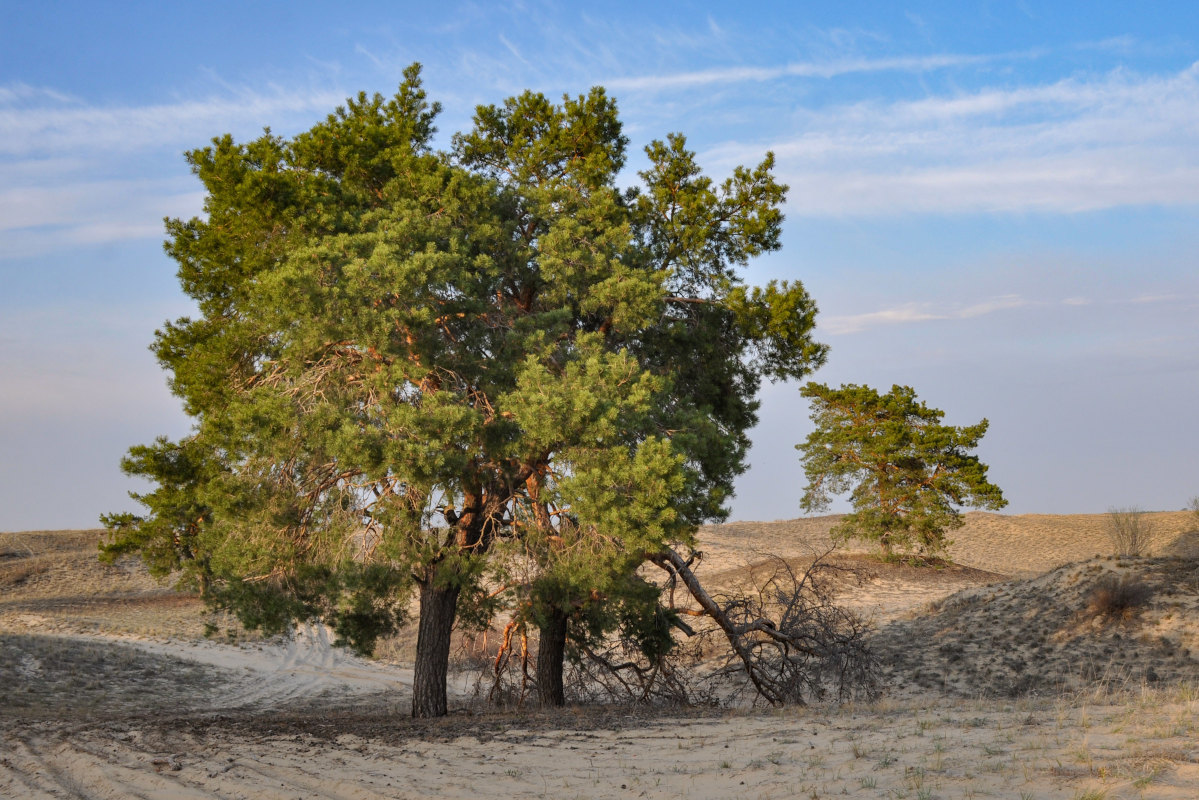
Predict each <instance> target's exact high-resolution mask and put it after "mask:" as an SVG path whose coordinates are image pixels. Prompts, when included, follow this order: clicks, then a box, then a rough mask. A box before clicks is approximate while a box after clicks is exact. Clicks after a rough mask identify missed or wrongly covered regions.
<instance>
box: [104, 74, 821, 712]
mask: <svg viewBox="0 0 1199 800" xmlns="http://www.w3.org/2000/svg"><path fill="white" fill-rule="evenodd" d="M438 111H439V107H438V105H437V104H436V103H431V102H429V101H428V99H427V98H426V96H425V92H424V90H423V88H422V86H421V82H420V71H419V67H417V66H415V65H414V66H413V67H410V68H409V69H408V70H407V71H406V72H405V78H404V82H403V83H402V84H401V85H400V87H399V90H398V92H397V93H396V95H395V97H394V98H392V99H390V100H385V99H384V98H382V97H381V96H378V95H376V96H374V97H367V96H366V95H359V96H358V97H357V98H355V99H351V100H349V101H347V104H346V106H345V107H343V108H339V109H337V110H336V111H335V112H334V113H333V114H331V115H330V116H329V117H328V118H327V119H326V120H325V121H324V122H322V123H320V124H318V125H316V126H314V127H313V128H312V129H311V130H309V131H306V132H304V133H301V134H299V135H297V136H295V137H293V138H290V139H287V138H280V137H277V136H274V135H272V134H271V133H270V132H269V130H268V131H267V132H266V133H265V134H264V135H263V136H262V137H260V138H258V139H256V140H254V141H252V142H249V143H245V144H238V143H236V142H234V141H233V140H232V139H231V138H230V137H228V136H225V137H221V138H218V139H215V140H213V143H212V144H211V145H210V146H208V147H205V148H201V149H198V150H195V151H192V152H191V153H189V154H188V155H187V158H188V160H189V162H190V163H191V165H192V167H193V171H194V172H195V173H196V175H197V176H198V177H199V179H200V181H201V182H202V183H203V185H204V188H205V191H206V192H207V196H206V200H205V214H204V216H203V217H197V218H194V219H191V220H186V221H183V220H168V221H167V233H168V240H167V243H166V251H167V253H168V255H169V256H170V257H171V258H172V259H174V260H175V262H176V263H177V264H178V265H179V279H180V282H181V285H182V286H183V288H184V290H185V292H186V293H187V294H188V295H189V296H190V297H192V298H193V299H194V300H195V301H196V303H197V306H198V308H199V315H198V316H197V317H195V318H183V319H179V320H176V321H174V322H170V323H167V324H166V325H165V326H164V327H163V329H162V330H160V331H158V332H157V334H156V337H155V343H154V345H153V350H154V352H155V353H156V354H157V356H158V358H159V360H160V362H161V363H162V365H163V367H164V368H165V369H166V370H168V371H169V372H170V374H171V388H172V390H173V391H174V392H175V394H176V395H178V396H179V397H180V398H181V399H182V401H183V403H184V407H185V409H186V410H187V412H188V414H190V415H191V417H192V419H193V421H194V430H193V432H192V434H191V435H190V436H189V437H187V438H186V439H185V440H183V441H181V442H170V441H167V440H165V439H160V440H159V441H158V442H157V443H156V444H155V445H152V446H150V447H135V448H133V449H132V450H131V451H130V457H129V458H127V459H126V461H125V462H124V467H125V470H126V472H128V473H129V474H131V475H137V476H141V477H145V478H148V479H150V480H151V481H152V482H154V483H155V484H156V487H157V488H155V489H154V490H153V491H151V492H148V493H146V494H141V495H135V498H136V499H138V500H139V501H140V502H141V503H142V504H143V505H144V506H145V508H146V513H145V514H144V515H141V516H136V515H114V516H111V517H107V518H106V519H105V521H106V523H107V524H108V526H109V529H110V531H111V536H110V538H109V540H108V542H107V543H106V545H105V551H106V552H107V553H110V554H116V553H123V552H130V551H139V552H141V553H142V554H143V556H145V557H147V558H148V559H149V560H151V561H152V562H153V563H155V564H158V565H159V566H158V569H159V570H160V571H168V570H175V569H178V568H180V567H182V566H184V565H185V564H196V565H201V566H198V567H195V568H196V569H200V570H201V571H202V573H203V574H204V575H205V576H206V578H205V579H206V581H208V582H209V584H210V586H211V590H210V596H211V597H212V598H213V601H214V602H216V603H218V604H223V605H225V606H226V607H228V608H230V609H232V610H233V611H235V612H237V613H238V614H239V615H241V616H242V618H243V620H245V621H246V622H247V623H248V624H257V625H260V626H263V627H268V628H272V629H274V628H278V627H280V626H285V625H286V622H287V620H289V619H301V618H320V619H324V620H326V621H328V622H330V623H331V624H333V625H334V626H335V627H337V628H338V630H339V632H341V633H342V634H343V638H344V639H345V640H346V641H347V642H349V643H350V644H353V645H355V646H356V647H359V648H361V649H364V650H370V648H371V647H372V645H373V643H374V639H375V637H376V636H377V635H380V634H382V633H386V632H388V631H390V630H392V629H394V627H395V626H396V625H398V624H400V623H401V622H402V619H401V615H400V614H399V613H398V612H397V610H396V609H398V608H400V607H402V605H403V602H404V600H405V599H406V598H407V596H408V592H410V591H411V590H412V589H413V588H416V589H417V590H419V591H420V593H421V598H422V603H424V602H425V601H426V599H430V608H432V607H433V604H432V601H431V598H433V596H434V595H436V594H437V593H441V596H442V597H443V598H444V599H446V600H447V601H448V602H449V607H450V608H454V606H455V605H456V606H457V608H458V613H459V614H464V615H466V616H467V617H469V618H470V619H471V620H473V621H475V622H482V621H484V620H485V619H486V618H487V616H488V615H489V614H490V613H491V611H492V610H493V609H494V607H495V604H496V603H497V602H503V603H507V604H508V605H509V606H510V608H512V609H513V610H514V612H515V613H517V614H518V615H522V614H523V615H526V618H527V619H528V620H529V623H530V624H533V625H537V624H539V620H543V619H544V618H545V614H544V611H545V609H547V608H551V609H556V612H557V613H558V615H559V616H560V615H561V614H563V613H565V614H566V615H567V616H568V617H569V618H570V619H572V620H574V622H572V625H573V626H574V627H573V628H572V630H578V631H593V632H594V631H600V630H607V629H610V628H611V627H613V626H618V625H622V624H625V625H628V626H631V627H632V628H634V629H635V631H634V633H633V635H634V636H635V637H638V638H639V639H640V640H644V641H645V642H646V646H645V649H646V651H647V652H655V653H657V652H661V651H662V649H663V647H664V645H663V643H662V637H661V623H662V620H663V619H665V617H663V616H662V614H660V613H658V612H657V611H656V610H655V609H654V608H652V603H649V601H647V600H646V596H647V595H646V590H645V588H644V586H642V585H640V584H639V583H638V581H637V580H635V579H634V577H633V573H634V571H635V569H636V567H637V566H638V565H640V564H641V563H642V562H643V561H644V559H645V558H646V557H647V556H648V555H651V554H653V553H655V552H658V551H660V550H661V548H662V547H664V546H665V545H666V544H667V543H670V542H678V543H684V544H685V543H689V542H690V541H691V539H692V536H693V534H694V531H695V530H696V528H697V526H698V525H699V524H701V523H702V522H704V521H707V520H712V519H721V518H723V516H724V515H725V514H726V511H725V503H726V501H727V499H728V498H729V497H730V496H731V493H732V485H733V480H734V478H735V477H736V476H737V475H738V474H739V473H741V472H742V471H743V470H744V469H745V460H744V457H745V452H746V449H747V448H748V444H749V440H748V438H747V431H748V429H749V428H750V427H751V426H752V425H753V424H754V423H755V422H756V410H757V400H756V394H757V391H758V388H759V385H760V383H761V381H762V380H763V379H771V380H774V379H782V378H797V377H802V376H804V375H806V374H807V373H808V372H810V371H811V370H812V369H814V368H816V367H817V366H819V365H820V364H821V363H823V360H824V358H825V353H826V350H825V348H824V346H823V345H820V344H818V343H816V342H814V341H813V340H812V338H811V332H812V329H813V327H814V322H815V313H816V308H815V304H814V303H813V302H812V301H811V299H810V298H809V297H808V295H807V294H806V293H805V291H804V289H803V287H802V286H801V285H800V284H798V283H789V284H771V285H770V286H768V287H767V288H766V289H764V290H763V289H757V288H751V287H746V286H745V285H744V283H743V281H742V279H741V278H740V276H739V270H740V268H741V267H743V266H744V265H745V264H746V263H747V262H748V261H749V259H750V258H752V257H754V256H757V255H759V254H760V253H763V252H767V251H770V250H775V249H777V248H778V241H779V230H780V225H781V221H782V215H781V213H780V211H779V207H780V205H781V204H782V202H783V199H784V197H785V192H786V187H785V186H783V185H781V184H779V183H777V182H776V181H775V180H774V178H773V175H772V172H771V168H772V166H773V159H772V157H771V156H769V155H767V157H766V159H765V160H764V161H763V162H762V164H760V165H759V166H758V167H756V168H754V169H743V168H739V169H737V170H735V171H734V173H733V176H732V177H730V178H729V179H728V180H726V181H724V182H723V183H720V184H716V183H714V182H713V181H711V180H710V179H708V178H706V177H705V176H703V174H702V173H701V171H700V169H699V167H698V166H697V165H696V163H695V160H694V154H693V153H691V152H690V151H688V150H687V149H686V147H685V141H684V140H683V138H682V137H681V136H671V137H668V139H667V141H666V142H654V143H652V144H651V145H650V146H649V147H648V148H647V150H646V152H647V154H648V156H649V161H650V167H649V168H648V169H647V170H646V171H644V172H642V173H640V178H641V185H640V186H636V187H632V188H621V187H619V186H617V184H616V179H617V176H618V175H619V174H620V172H621V170H622V168H623V166H624V164H625V161H626V147H627V139H626V138H625V136H624V135H623V133H622V130H621V124H620V121H619V117H618V114H617V109H616V104H615V102H614V101H613V100H612V99H611V98H609V97H608V96H607V95H606V94H605V93H604V92H603V90H601V89H593V90H591V91H590V92H589V93H588V94H586V95H580V96H578V97H576V98H570V97H566V98H564V99H563V101H562V102H561V104H556V103H553V102H551V101H549V100H547V99H546V98H545V97H543V96H541V95H538V94H534V93H525V94H523V95H520V96H519V97H515V98H511V99H509V100H507V101H505V103H503V104H502V105H499V106H482V107H480V108H479V109H478V110H477V112H476V115H475V119H474V127H473V128H472V129H471V130H470V131H468V132H466V133H462V134H459V135H456V136H454V137H453V139H452V147H451V149H450V151H449V152H435V151H434V150H433V149H432V145H431V141H432V137H433V135H434V132H435V128H434V125H433V122H434V119H435V117H436V115H437V113H438ZM516 563H519V564H520V565H521V566H520V568H519V569H516V567H514V566H513V565H514V564H516ZM513 576H517V577H519V580H512V578H513ZM498 585H505V586H508V587H509V588H508V591H507V593H506V594H503V595H502V596H501V597H499V598H498V599H497V598H496V596H495V593H494V592H492V591H488V590H487V588H488V587H494V586H498ZM647 603H648V605H647ZM443 605H444V604H443ZM604 606H608V608H607V609H604V608H603V607H604ZM429 613H430V614H432V613H434V612H432V611H430V612H429ZM424 614H425V611H424V610H423V606H422V616H423V615H424ZM647 620H648V621H647ZM429 622H430V625H432V626H433V627H434V628H437V629H438V630H448V628H447V627H446V626H448V625H452V624H453V622H454V619H453V616H452V615H451V616H450V617H449V618H448V619H438V620H437V621H436V624H433V622H432V621H431V620H429ZM421 629H422V636H423V635H424V633H423V631H425V624H424V622H422V628H421ZM580 635H583V634H582V633H580ZM431 638H433V637H431ZM445 640H446V641H448V636H446V637H445ZM437 646H438V647H441V646H443V645H440V644H439V645H437ZM420 648H421V645H420V644H418V664H417V672H418V684H419V683H420V680H421V678H420V673H421V671H422V669H424V667H422V664H423V663H424V662H422V656H421V652H420ZM433 669H439V667H434V668H433ZM441 680H442V683H444V675H442V676H441ZM430 708H431V709H433V710H432V711H429V709H430ZM425 712H426V713H444V709H439V708H438V707H437V706H436V704H434V705H433V706H429V707H427V708H426V709H425ZM418 713H422V712H420V711H419V710H418Z"/></svg>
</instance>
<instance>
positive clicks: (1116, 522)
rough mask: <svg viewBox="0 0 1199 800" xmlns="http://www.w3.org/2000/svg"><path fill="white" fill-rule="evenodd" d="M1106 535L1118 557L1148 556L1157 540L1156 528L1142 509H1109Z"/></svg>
mask: <svg viewBox="0 0 1199 800" xmlns="http://www.w3.org/2000/svg"><path fill="white" fill-rule="evenodd" d="M1106 527H1107V535H1108V538H1110V539H1111V542H1112V546H1113V547H1115V548H1116V555H1118V556H1143V555H1148V553H1149V548H1150V547H1151V546H1152V545H1153V541H1154V539H1156V538H1157V526H1156V525H1155V524H1154V522H1153V520H1152V519H1151V518H1150V517H1149V516H1148V515H1147V514H1146V513H1145V511H1144V510H1143V509H1140V508H1137V507H1135V506H1133V507H1130V508H1109V509H1108V512H1107V523H1106Z"/></svg>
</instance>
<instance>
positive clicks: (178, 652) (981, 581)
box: [0, 514, 1199, 800]
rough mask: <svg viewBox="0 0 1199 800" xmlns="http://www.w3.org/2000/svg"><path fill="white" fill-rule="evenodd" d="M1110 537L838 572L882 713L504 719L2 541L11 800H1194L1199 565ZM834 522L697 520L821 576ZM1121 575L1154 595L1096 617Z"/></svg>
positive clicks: (965, 538)
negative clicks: (422, 704) (1126, 548)
mask: <svg viewBox="0 0 1199 800" xmlns="http://www.w3.org/2000/svg"><path fill="white" fill-rule="evenodd" d="M1155 517H1156V518H1157V521H1158V522H1159V523H1160V527H1161V530H1162V535H1161V537H1160V538H1159V540H1158V542H1157V545H1156V547H1155V551H1156V552H1158V553H1161V554H1165V555H1192V556H1193V555H1195V554H1193V553H1192V552H1191V551H1190V550H1188V548H1190V547H1192V546H1193V545H1194V540H1195V537H1194V536H1193V535H1192V534H1191V533H1190V532H1189V530H1188V529H1187V527H1186V526H1187V519H1186V517H1185V515H1182V514H1161V515H1155ZM1102 522H1103V520H1102V515H1093V516H1088V515H1077V516H1070V517H1050V516H1021V517H1003V516H1000V515H992V514H971V515H969V524H968V525H967V527H966V528H964V529H963V530H961V531H958V532H957V533H956V535H955V537H954V538H955V540H956V543H955V545H954V546H953V548H952V549H951V551H950V555H951V558H952V559H953V560H954V561H956V562H957V563H958V564H959V565H960V566H958V567H954V568H951V569H947V570H940V571H930V570H922V569H918V568H911V567H907V568H892V567H885V566H882V565H878V564H877V562H872V561H870V560H868V559H864V558H862V557H861V556H860V555H855V553H854V550H855V548H853V547H850V548H847V551H843V552H841V553H839V554H838V555H837V556H836V558H837V559H840V560H839V561H838V562H837V563H839V564H842V565H845V566H847V567H851V568H853V576H852V580H847V581H846V582H845V585H844V588H843V600H844V602H846V603H848V604H849V605H851V606H852V607H854V608H855V609H857V610H858V611H859V612H861V613H862V614H863V615H865V616H867V617H868V618H870V619H872V620H874V623H875V625H876V626H877V628H878V633H877V634H876V637H875V640H874V641H875V646H876V649H877V650H878V652H879V653H880V655H882V657H883V660H884V663H885V665H886V670H887V678H888V690H887V693H886V694H885V695H884V697H883V698H882V699H880V700H878V701H876V702H874V703H871V704H859V705H849V706H832V707H820V708H808V709H786V710H781V711H778V710H751V709H723V710H713V709H708V710H702V709H701V710H674V711H670V710H662V709H638V708H628V707H573V708H567V709H565V710H561V711H557V712H552V713H549V712H537V711H526V712H507V713H501V712H496V711H492V710H488V709H487V708H485V707H483V706H481V705H479V704H478V703H477V702H474V701H471V700H470V699H469V694H470V685H471V681H470V679H469V677H461V678H459V679H458V680H457V681H456V682H455V684H454V685H453V686H452V687H451V693H452V694H453V695H454V696H455V698H457V699H456V700H455V709H456V710H455V712H454V713H452V714H451V716H450V717H448V718H446V719H444V720H434V721H422V722H417V721H413V720H409V719H407V718H406V717H405V713H406V710H407V706H408V703H409V697H410V695H409V687H410V686H411V672H410V669H409V668H408V667H407V665H405V664H402V663H400V664H396V663H381V662H378V661H368V660H363V659H359V658H355V657H352V656H350V655H348V654H346V653H345V652H343V651H340V650H337V649H335V648H332V647H331V646H330V644H329V641H328V637H327V634H326V633H325V631H324V630H323V629H322V628H320V627H308V628H305V629H303V630H302V631H300V633H299V635H298V636H296V637H295V638H293V639H291V640H288V641H259V640H253V639H252V638H251V639H249V640H247V639H246V637H233V638H231V639H230V640H229V641H224V642H217V641H212V640H208V639H204V638H203V637H202V635H201V631H202V629H203V623H204V621H206V619H205V617H204V616H203V614H202V609H201V607H200V605H199V603H198V601H197V600H195V599H194V598H187V597H183V598H181V597H179V596H177V595H173V594H171V593H169V592H166V591H165V590H163V589H162V588H161V587H158V586H157V585H156V584H154V583H153V582H152V581H150V580H149V579H148V578H147V577H146V576H145V575H144V574H143V573H142V572H141V571H140V569H139V568H138V567H137V566H136V565H133V564H130V563H125V564H118V565H115V566H113V567H104V568H100V567H98V566H97V565H96V564H95V562H94V555H93V554H94V534H90V536H91V537H92V538H91V539H89V538H88V536H89V534H69V535H63V536H67V537H74V538H73V539H71V546H65V545H64V546H60V545H59V544H56V543H60V542H62V541H65V540H64V539H55V538H54V535H53V534H47V535H46V537H43V538H42V539H40V540H37V539H31V538H28V537H27V538H24V539H17V538H14V535H11V534H9V535H5V534H0V592H2V593H0V797H3V798H9V797H11V798H25V797H29V798H43V797H46V798H49V797H78V798H125V797H147V798H190V797H195V798H235V797H253V798H260V797H261V798H301V797H332V798H409V797H411V798H417V797H447V798H456V797H463V798H465V797H480V796H487V797H491V796H499V795H502V794H510V795H516V796H532V797H552V798H572V797H581V798H592V797H594V798H600V797H622V798H623V797H676V796H679V795H687V796H690V797H694V798H728V797H744V798H759V797H760V798H784V797H786V798H792V797H804V798H808V797H833V796H851V797H866V798H875V797H877V798H928V799H929V800H931V798H968V797H978V798H984V797H995V798H1020V799H1021V800H1023V799H1024V798H1030V799H1031V798H1038V799H1039V798H1076V799H1077V800H1082V798H1089V799H1090V800H1097V798H1108V799H1109V800H1114V798H1196V797H1199V660H1197V659H1196V654H1199V567H1197V566H1196V563H1195V562H1193V561H1186V560H1180V559H1177V558H1158V559H1147V560H1137V559H1131V560H1130V559H1112V558H1100V559H1094V558H1092V557H1093V556H1094V555H1096V554H1104V553H1107V552H1109V551H1110V549H1111V547H1110V544H1108V542H1107V540H1106V535H1105V534H1104V532H1103V528H1102ZM832 524H833V523H832V521H831V520H828V519H815V520H794V521H789V522H775V523H736V524H732V525H727V526H718V527H714V528H711V529H705V531H704V532H703V533H702V535H701V540H700V545H701V549H702V550H703V551H704V553H705V559H704V561H703V562H701V563H702V567H701V569H702V570H703V571H704V572H703V573H701V574H707V575H708V577H709V580H710V581H711V582H712V583H713V584H720V583H721V581H722V580H725V581H732V580H734V579H735V577H736V574H737V573H738V568H739V567H740V566H741V565H744V564H746V563H751V564H752V563H753V562H754V561H755V560H758V559H759V558H760V557H761V554H762V553H765V552H771V553H775V554H779V555H783V556H785V557H787V558H789V559H802V558H803V557H805V555H807V554H810V553H813V552H819V551H821V550H822V549H823V545H824V543H825V542H826V541H827V531H828V528H829V527H831V525H832ZM5 536H7V537H9V538H8V539H7V540H5V539H4V538H3V537H5ZM47 537H48V538H47ZM56 547H57V548H58V549H57V550H55V548H56ZM5 553H9V554H11V555H9V556H7V557H3V556H4V554H5ZM39 559H40V560H39ZM1082 559H1090V560H1087V561H1085V562H1083V563H1081V564H1073V565H1071V566H1062V565H1070V564H1072V562H1076V561H1080V560H1082ZM97 570H98V571H97ZM1109 574H1110V575H1113V576H1123V575H1131V576H1133V577H1135V578H1136V579H1137V580H1138V581H1141V582H1142V583H1144V584H1145V585H1146V586H1148V587H1149V589H1150V590H1151V597H1152V600H1151V601H1150V602H1149V603H1148V604H1147V605H1146V606H1145V607H1144V608H1138V609H1137V610H1136V613H1135V614H1134V615H1130V616H1129V617H1128V618H1126V619H1125V618H1121V619H1119V620H1115V619H1109V618H1106V617H1102V616H1097V615H1095V614H1093V613H1089V612H1088V607H1087V602H1088V597H1090V596H1091V594H1090V592H1091V590H1090V588H1088V587H1091V586H1092V585H1094V582H1095V581H1097V580H1099V579H1101V578H1102V577H1103V576H1105V575H1109ZM85 575H87V576H90V577H87V578H86V579H85V578H84V577H83V576H85ZM1009 578H1023V579H1025V580H1008V579H1009ZM207 621H209V622H211V621H212V620H211V619H208V620H207ZM217 621H218V622H220V620H217ZM1028 676H1034V677H1032V678H1030V677H1028ZM1062 676H1065V678H1062ZM1067 678H1068V679H1067ZM1059 679H1060V680H1059Z"/></svg>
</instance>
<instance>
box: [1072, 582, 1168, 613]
mask: <svg viewBox="0 0 1199 800" xmlns="http://www.w3.org/2000/svg"><path fill="white" fill-rule="evenodd" d="M1152 598H1153V589H1152V588H1151V587H1150V586H1149V584H1147V583H1145V582H1144V581H1142V580H1140V579H1139V578H1134V577H1132V576H1131V575H1126V576H1124V577H1123V578H1117V577H1116V576H1115V575H1105V576H1104V577H1102V578H1100V579H1099V580H1098V581H1096V583H1095V587H1094V588H1093V589H1091V592H1090V594H1089V595H1088V597H1087V613H1088V614H1089V615H1090V616H1092V617H1106V618H1107V619H1119V620H1130V619H1132V618H1133V617H1135V616H1136V615H1137V614H1138V613H1139V612H1140V610H1141V609H1142V608H1143V607H1145V606H1146V605H1148V603H1149V601H1150V600H1151V599H1152Z"/></svg>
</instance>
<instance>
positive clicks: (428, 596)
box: [412, 576, 460, 717]
mask: <svg viewBox="0 0 1199 800" xmlns="http://www.w3.org/2000/svg"><path fill="white" fill-rule="evenodd" d="M459 591H460V590H459V588H458V587H457V586H451V587H439V586H437V585H436V582H435V581H434V580H433V577H432V576H430V577H429V578H428V579H427V580H426V581H425V582H424V583H422V584H421V587H420V620H419V622H418V623H417V634H416V669H415V675H414V677H413V679H412V716H414V717H444V716H445V715H446V713H447V712H448V710H449V708H448V704H447V703H446V696H445V685H446V675H447V673H448V672H449V666H450V633H451V631H452V630H453V628H454V614H455V612H456V610H457V606H458V593H459Z"/></svg>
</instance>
